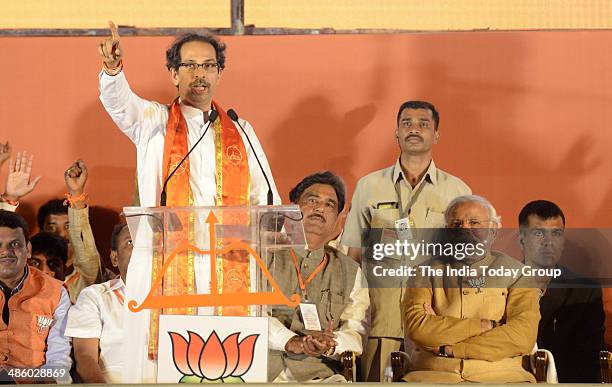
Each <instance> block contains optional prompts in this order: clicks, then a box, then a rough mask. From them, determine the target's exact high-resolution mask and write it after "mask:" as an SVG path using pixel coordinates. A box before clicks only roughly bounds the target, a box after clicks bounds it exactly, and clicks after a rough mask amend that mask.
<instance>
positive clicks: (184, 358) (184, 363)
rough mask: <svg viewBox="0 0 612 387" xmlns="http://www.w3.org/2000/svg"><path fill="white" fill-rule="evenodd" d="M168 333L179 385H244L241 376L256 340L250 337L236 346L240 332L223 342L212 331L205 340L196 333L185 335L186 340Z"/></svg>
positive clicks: (254, 337)
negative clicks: (212, 383)
mask: <svg viewBox="0 0 612 387" xmlns="http://www.w3.org/2000/svg"><path fill="white" fill-rule="evenodd" d="M168 333H169V334H170V339H171V341H172V356H173V360H174V365H175V366H176V369H177V370H178V371H179V372H180V373H181V374H183V376H182V377H181V379H180V380H179V381H178V382H179V383H208V382H218V383H244V379H243V378H242V376H243V375H244V374H246V373H247V372H248V371H249V369H250V368H251V365H252V364H253V354H254V351H255V344H256V342H257V338H258V337H259V335H257V334H254V335H249V336H247V337H245V338H244V339H242V341H240V343H238V336H239V335H240V332H235V333H232V334H231V335H229V336H227V337H226V338H225V340H223V342H221V339H219V336H218V335H217V332H215V331H214V330H213V331H212V333H211V334H210V336H209V337H208V340H206V341H204V340H203V339H202V337H201V336H200V335H198V334H197V333H195V332H187V333H188V335H189V336H188V337H189V339H188V340H187V339H185V338H184V337H183V336H181V335H180V334H178V333H176V332H168Z"/></svg>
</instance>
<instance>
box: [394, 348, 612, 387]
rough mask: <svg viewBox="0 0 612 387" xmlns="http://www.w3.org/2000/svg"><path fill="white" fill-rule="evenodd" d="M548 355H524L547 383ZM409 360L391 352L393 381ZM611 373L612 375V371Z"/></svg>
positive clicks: (404, 371) (530, 367)
mask: <svg viewBox="0 0 612 387" xmlns="http://www.w3.org/2000/svg"><path fill="white" fill-rule="evenodd" d="M602 353H603V351H602ZM548 356H549V352H548V351H545V350H542V349H538V350H535V351H534V352H533V353H532V354H531V355H526V356H523V368H525V369H526V370H527V371H529V372H531V373H533V374H534V376H535V378H536V380H537V381H538V383H546V375H547V373H548V365H549V363H551V362H550V361H549V357H548ZM551 356H552V355H551ZM408 360H409V357H408V354H407V353H406V352H400V351H397V352H391V358H390V362H391V369H392V370H393V382H400V381H401V380H402V378H403V377H404V375H406V374H407V373H408V372H409V371H410V369H409V365H408ZM608 364H610V363H608ZM602 370H603V368H602ZM602 374H603V371H602ZM610 375H611V376H612V373H610Z"/></svg>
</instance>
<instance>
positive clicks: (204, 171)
mask: <svg viewBox="0 0 612 387" xmlns="http://www.w3.org/2000/svg"><path fill="white" fill-rule="evenodd" d="M99 79H100V100H101V101H102V104H103V105H104V109H106V111H107V112H108V114H109V115H110V116H111V118H112V119H113V121H114V122H115V124H117V126H118V127H119V129H121V131H122V132H123V133H125V134H126V135H127V136H128V137H129V138H130V140H132V142H134V144H135V145H136V157H137V172H138V189H139V195H140V205H141V206H142V207H155V206H157V205H158V204H159V196H160V194H161V186H162V183H163V182H162V172H163V166H162V163H163V157H164V138H165V135H166V125H167V123H168V113H169V106H168V105H164V104H161V103H158V102H154V101H147V100H145V99H142V98H140V97H139V96H137V95H136V94H135V93H134V92H133V91H132V90H131V89H130V86H129V84H128V82H127V80H126V78H125V75H124V73H123V72H120V73H119V74H117V75H115V76H110V75H108V74H106V73H105V72H104V71H102V72H100V77H99ZM181 111H182V112H183V116H184V117H185V121H186V122H187V128H188V146H189V149H191V147H192V146H193V145H194V144H195V143H196V142H197V141H198V139H199V138H200V136H201V135H202V133H203V132H204V130H205V128H206V125H205V122H204V114H203V112H202V111H201V110H199V109H196V108H194V107H191V106H188V105H185V104H181ZM239 121H240V124H241V125H242V127H243V128H244V130H245V131H246V133H247V135H248V136H249V138H250V140H251V143H252V144H253V148H254V150H255V153H257V157H258V158H259V160H260V161H261V165H262V166H263V169H264V170H265V171H266V175H267V176H268V179H269V181H270V185H271V186H272V193H273V194H274V204H280V203H281V200H280V196H279V194H278V191H277V190H276V184H275V183H274V179H273V178H272V171H271V170H270V165H269V164H268V160H267V159H266V155H265V154H264V151H263V149H262V147H261V144H260V143H259V140H258V139H257V136H256V135H255V131H254V130H253V127H252V126H251V124H249V123H248V122H247V121H245V120H242V119H240V120H239ZM236 128H237V129H238V132H239V133H240V136H241V138H242V142H243V144H244V147H245V149H246V152H247V158H248V164H249V170H250V173H251V185H250V188H251V192H250V200H251V205H265V204H267V195H268V186H267V184H266V181H265V178H264V176H263V174H262V173H261V170H260V168H259V165H258V164H257V160H256V159H255V154H254V153H253V150H252V149H251V147H250V146H249V143H248V141H247V139H246V138H245V136H244V133H243V132H242V130H240V128H239V127H238V125H236ZM214 139H215V128H214V127H213V126H212V125H211V127H210V129H208V132H206V135H205V136H204V138H203V139H202V141H201V142H200V144H198V146H197V148H196V149H195V150H194V151H193V152H192V153H191V154H190V155H189V163H190V164H189V165H190V175H189V181H190V183H191V192H192V194H193V199H194V205H195V206H214V205H216V202H215V201H216V184H215V183H216V177H215V171H216V159H215V142H214Z"/></svg>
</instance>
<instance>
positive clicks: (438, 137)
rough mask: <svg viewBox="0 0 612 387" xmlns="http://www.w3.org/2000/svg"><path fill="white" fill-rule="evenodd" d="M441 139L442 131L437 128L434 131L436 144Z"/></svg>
mask: <svg viewBox="0 0 612 387" xmlns="http://www.w3.org/2000/svg"><path fill="white" fill-rule="evenodd" d="M439 140H440V132H439V131H438V129H436V131H435V133H434V144H437V143H438V141H439Z"/></svg>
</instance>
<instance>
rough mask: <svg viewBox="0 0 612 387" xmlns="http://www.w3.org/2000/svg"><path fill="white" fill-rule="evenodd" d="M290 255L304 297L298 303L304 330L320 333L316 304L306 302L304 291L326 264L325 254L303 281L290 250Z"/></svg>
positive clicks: (306, 293) (293, 254)
mask: <svg viewBox="0 0 612 387" xmlns="http://www.w3.org/2000/svg"><path fill="white" fill-rule="evenodd" d="M290 253H291V258H293V264H294V265H295V273H296V275H297V279H298V285H299V287H300V289H301V290H302V294H303V295H304V301H302V302H300V314H301V315H302V322H303V323H304V328H305V329H306V330H309V331H320V330H321V321H320V320H319V311H318V310H317V304H315V303H314V302H311V301H309V300H308V292H307V291H306V286H307V285H308V284H309V283H310V282H311V281H312V279H313V278H314V277H315V276H316V275H317V274H318V273H319V272H320V271H322V270H323V268H324V267H325V265H326V264H327V261H328V257H327V254H325V255H323V259H322V260H321V263H319V266H317V268H316V269H315V270H314V271H313V272H312V273H311V274H310V276H308V278H306V280H305V281H304V279H302V274H301V273H300V268H299V265H298V261H297V257H296V256H295V252H294V251H293V250H291V251H290Z"/></svg>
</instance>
